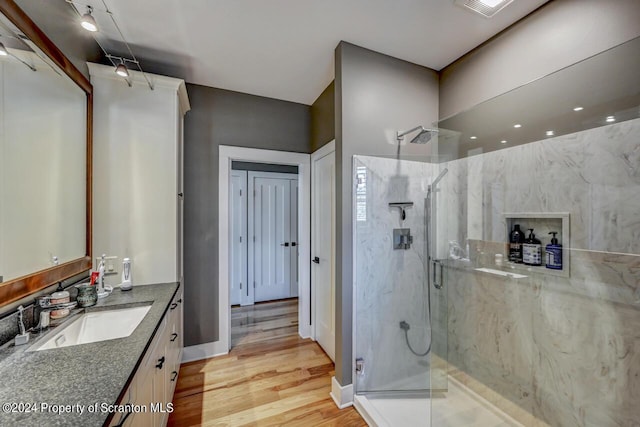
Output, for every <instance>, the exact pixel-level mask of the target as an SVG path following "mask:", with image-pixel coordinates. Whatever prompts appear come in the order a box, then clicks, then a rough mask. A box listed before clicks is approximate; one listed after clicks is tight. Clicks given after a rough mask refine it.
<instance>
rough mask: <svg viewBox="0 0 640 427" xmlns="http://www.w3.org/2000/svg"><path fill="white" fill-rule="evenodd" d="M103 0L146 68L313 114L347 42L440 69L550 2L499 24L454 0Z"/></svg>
mask: <svg viewBox="0 0 640 427" xmlns="http://www.w3.org/2000/svg"><path fill="white" fill-rule="evenodd" d="M104 1H105V2H106V4H107V6H108V7H109V9H110V10H111V12H112V13H113V16H114V17H115V19H116V22H117V23H118V25H119V26H120V28H121V30H122V32H123V34H124V36H125V38H126V39H127V41H128V42H129V43H130V44H131V46H132V48H133V51H134V54H135V55H136V56H137V57H138V59H139V60H140V62H141V64H142V66H143V68H146V69H147V70H152V71H154V72H156V73H163V74H167V75H172V76H176V77H181V78H184V79H185V80H186V81H187V82H190V83H196V84H200V85H206V86H212V87H217V88H222V89H228V90H234V91H239V92H245V93H250V94H254V95H260V96H266V97H271V98H276V99H282V100H287V101H293V102H299V103H303V104H307V105H310V104H312V103H313V102H314V101H315V99H316V98H317V97H318V96H319V95H320V93H321V92H322V91H323V90H324V88H325V87H326V86H327V85H328V84H329V83H330V82H331V81H332V80H333V78H334V65H333V63H334V49H335V47H336V46H337V45H338V43H339V42H340V41H341V40H345V41H348V42H350V43H353V44H356V45H359V46H362V47H365V48H368V49H371V50H374V51H377V52H380V53H384V54H387V55H390V56H394V57H396V58H400V59H403V60H405V61H409V62H413V63H416V64H419V65H423V66H425V67H429V68H432V69H435V70H440V69H442V68H443V67H445V66H446V65H448V64H450V63H451V62H453V61H454V60H456V59H457V58H459V57H460V56H462V55H463V54H465V53H466V52H468V51H470V50H472V49H473V48H475V47H476V46H478V45H480V44H481V43H483V42H484V41H486V40H487V39H489V38H491V37H492V36H493V35H495V34H497V33H498V32H500V31H501V30H503V29H505V28H506V27H508V26H509V25H511V24H513V23H514V22H516V21H517V20H519V19H520V18H522V17H524V16H526V15H527V14H529V13H531V12H532V11H533V10H535V9H536V8H538V7H539V6H541V5H542V4H544V3H546V1H547V0H515V1H514V2H513V3H511V4H510V5H509V6H507V7H506V8H505V9H503V10H502V11H501V12H499V13H498V14H497V15H495V16H494V17H493V18H491V19H486V18H484V17H482V16H480V15H477V14H475V13H472V12H470V11H468V10H466V9H463V8H461V7H460V6H456V5H454V0H269V1H265V0H190V1H176V0H135V1H131V0H104ZM88 3H90V4H92V5H94V8H95V11H94V16H95V18H96V20H97V22H98V25H99V27H100V30H101V31H100V33H99V36H98V40H99V41H100V42H101V43H102V44H103V45H104V46H105V48H106V49H107V50H108V51H109V52H110V53H112V54H116V55H124V54H125V53H126V49H125V48H124V46H123V45H122V43H121V38H120V36H119V34H118V31H117V29H116V28H115V27H114V26H113V24H112V23H111V20H110V18H109V16H108V15H107V14H106V13H104V12H102V11H103V10H104V9H105V7H104V5H103V2H102V0H89V1H88ZM77 7H78V9H80V10H81V11H82V12H84V8H83V6H80V5H79V4H78V6H77Z"/></svg>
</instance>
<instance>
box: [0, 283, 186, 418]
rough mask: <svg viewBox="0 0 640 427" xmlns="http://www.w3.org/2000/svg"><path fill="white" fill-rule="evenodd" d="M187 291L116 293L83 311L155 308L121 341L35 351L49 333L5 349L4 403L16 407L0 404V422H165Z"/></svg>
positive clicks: (160, 288) (159, 287) (150, 288)
mask: <svg viewBox="0 0 640 427" xmlns="http://www.w3.org/2000/svg"><path fill="white" fill-rule="evenodd" d="M182 291H183V289H182V287H181V286H180V285H179V284H178V283H163V284H155V285H147V286H137V287H134V288H133V290H132V291H128V292H122V291H120V290H115V291H114V292H113V294H112V295H111V296H109V297H108V298H106V299H104V300H100V301H99V302H98V304H97V305H95V306H94V307H89V308H87V309H85V310H86V312H87V313H90V312H98V311H105V310H116V309H123V308H129V307H140V306H144V305H149V304H150V308H149V311H148V312H147V314H146V315H145V316H144V318H143V319H142V321H141V322H140V324H139V325H138V326H137V327H136V328H135V330H133V332H132V333H131V334H130V335H129V336H127V337H124V338H117V339H111V340H104V341H97V342H92V343H88V344H79V345H71V346H66V347H60V348H51V349H46V350H37V349H38V347H39V343H40V341H41V340H46V339H48V338H49V336H50V335H51V334H55V333H57V331H56V330H54V328H51V329H52V330H51V331H49V332H46V333H44V334H42V336H41V337H32V338H31V340H30V342H29V343H28V344H26V345H23V346H19V347H14V346H10V347H9V348H5V349H3V350H0V378H2V384H3V386H2V387H0V401H1V402H2V403H3V404H5V405H6V404H7V403H8V404H10V405H13V406H12V407H10V408H9V409H10V410H8V411H5V408H4V407H3V411H2V413H0V425H51V426H53V425H55V426H78V425H82V426H101V425H109V426H134V425H135V426H147V425H148V426H161V425H165V424H166V423H167V420H168V418H169V412H170V411H171V405H170V403H171V401H172V397H173V392H174V389H175V385H176V382H177V378H178V373H179V367H180V360H181V357H182V346H183V339H182V336H183V334H182V318H183V314H182V313H183V310H182V306H183V304H182V302H183V297H182ZM67 322H73V318H72V317H70V318H69V319H68V321H67ZM65 324H66V322H65V323H63V324H62V325H60V326H58V328H63V327H64V326H65Z"/></svg>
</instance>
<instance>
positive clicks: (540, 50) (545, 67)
mask: <svg viewBox="0 0 640 427" xmlns="http://www.w3.org/2000/svg"><path fill="white" fill-rule="evenodd" d="M639 23H640V1H638V0H615V1H611V0H561V1H552V2H549V3H547V5H546V6H544V7H542V8H540V9H538V10H537V11H536V12H534V13H533V14H531V15H530V16H528V17H526V18H525V19H524V20H522V21H520V22H518V23H517V24H515V25H514V26H512V27H510V28H509V29H507V30H506V31H504V32H502V33H501V34H500V35H498V36H497V37H495V38H494V39H492V40H491V41H490V42H488V43H486V44H484V45H482V46H481V47H480V48H479V49H476V50H474V51H472V52H470V53H469V54H467V55H465V56H463V57H462V58H460V59H458V60H457V61H455V62H454V63H453V64H451V65H449V66H447V67H446V68H445V69H443V70H442V71H441V76H440V118H442V119H444V118H447V117H449V116H451V115H453V114H456V113H459V112H461V111H464V110H466V109H469V108H471V107H473V106H474V105H476V104H478V103H480V102H482V101H486V100H487V99H490V98H493V97H495V96H497V95H500V94H502V93H505V92H507V91H509V90H511V89H514V88H516V87H518V86H521V85H524V84H526V83H528V82H530V81H532V80H535V79H539V78H541V77H544V76H546V75H547V74H549V73H552V72H554V71H557V70H559V69H561V68H564V67H567V66H569V65H571V64H574V63H576V62H578V61H580V60H583V59H585V58H588V57H590V56H593V55H595V54H597V53H600V52H602V51H603V50H606V49H609V48H611V47H614V46H616V45H618V44H620V43H623V42H625V41H628V40H630V39H632V38H634V37H638V36H640V24H639Z"/></svg>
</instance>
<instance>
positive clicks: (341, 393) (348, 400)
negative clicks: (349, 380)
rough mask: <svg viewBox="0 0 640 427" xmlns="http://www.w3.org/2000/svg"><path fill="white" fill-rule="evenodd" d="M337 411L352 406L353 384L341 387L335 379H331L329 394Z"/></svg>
mask: <svg viewBox="0 0 640 427" xmlns="http://www.w3.org/2000/svg"><path fill="white" fill-rule="evenodd" d="M329 395H331V398H332V399H333V401H334V402H335V404H336V406H337V407H338V408H339V409H344V408H348V407H349V406H351V405H353V384H348V385H345V386H341V385H340V383H339V382H338V380H336V377H331V392H330V393H329Z"/></svg>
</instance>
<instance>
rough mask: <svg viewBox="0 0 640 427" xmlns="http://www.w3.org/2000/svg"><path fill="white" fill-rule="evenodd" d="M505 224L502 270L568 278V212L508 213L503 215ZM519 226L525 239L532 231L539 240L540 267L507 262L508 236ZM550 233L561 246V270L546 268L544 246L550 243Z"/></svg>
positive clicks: (569, 239) (569, 240)
mask: <svg viewBox="0 0 640 427" xmlns="http://www.w3.org/2000/svg"><path fill="white" fill-rule="evenodd" d="M503 216H504V220H505V224H506V230H505V231H506V236H507V237H506V245H505V254H504V255H503V256H504V260H505V262H504V268H505V269H510V270H513V271H517V272H529V273H539V274H548V275H551V276H560V277H569V276H570V274H569V267H570V248H571V245H570V243H571V238H570V233H569V213H568V212H509V213H505V214H503ZM516 224H518V225H520V230H521V231H522V232H523V234H524V236H525V239H526V238H527V237H528V236H529V232H530V230H531V229H533V233H534V234H535V237H536V238H537V239H538V240H540V242H541V246H542V265H540V266H532V265H526V264H520V263H514V262H509V236H510V234H511V231H512V230H513V228H514V226H515V225H516ZM552 232H556V233H557V235H556V237H557V239H558V243H559V244H560V245H562V269H559V270H554V269H550V268H547V267H546V266H545V264H546V262H545V261H546V246H547V245H548V244H549V243H551V238H552V234H550V233H552Z"/></svg>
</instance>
